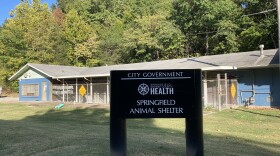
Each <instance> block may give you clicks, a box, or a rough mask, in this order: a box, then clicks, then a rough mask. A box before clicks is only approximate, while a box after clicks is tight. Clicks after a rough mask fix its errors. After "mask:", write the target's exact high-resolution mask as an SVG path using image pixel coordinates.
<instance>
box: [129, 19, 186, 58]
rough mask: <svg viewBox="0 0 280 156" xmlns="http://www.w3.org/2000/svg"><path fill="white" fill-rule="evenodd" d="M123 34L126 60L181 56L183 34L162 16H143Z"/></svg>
mask: <svg viewBox="0 0 280 156" xmlns="http://www.w3.org/2000/svg"><path fill="white" fill-rule="evenodd" d="M135 23H136V24H135V26H134V27H133V28H130V29H128V30H127V31H126V32H125V35H124V43H125V48H126V49H127V50H126V51H127V52H128V53H126V59H127V61H128V62H143V61H155V60H161V59H172V58H180V57H183V49H182V47H183V43H184V36H183V34H182V33H181V31H180V30H179V29H178V28H177V27H176V26H175V25H174V24H173V23H172V22H170V21H168V20H166V19H165V17H164V16H160V15H154V16H143V17H142V18H139V19H137V20H135Z"/></svg>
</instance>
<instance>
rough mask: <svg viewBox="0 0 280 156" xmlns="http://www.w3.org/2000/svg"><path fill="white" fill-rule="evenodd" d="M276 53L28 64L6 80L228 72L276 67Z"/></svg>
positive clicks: (272, 50) (253, 52) (271, 50)
mask: <svg viewBox="0 0 280 156" xmlns="http://www.w3.org/2000/svg"><path fill="white" fill-rule="evenodd" d="M278 65H279V53H278V50H277V49H270V50H264V52H263V55H261V54H260V51H250V52H240V53H230V54H221V55H211V56H201V57H194V58H183V59H172V60H161V61H153V62H143V63H132V64H119V65H112V66H101V67H92V68H88V67H74V66H59V65H46V64H34V63H28V64H26V65H25V66H24V67H22V68H21V69H20V70H19V71H18V72H16V73H15V74H14V75H13V76H11V77H10V78H9V80H15V79H17V78H19V77H20V76H21V75H22V74H24V73H25V72H26V71H27V70H29V69H30V68H32V69H34V70H36V71H38V72H40V73H41V74H43V75H45V76H46V77H49V78H53V79H62V78H81V77H104V76H109V75H110V71H111V70H148V69H149V70H152V69H202V70H204V71H207V70H232V69H245V68H267V67H278Z"/></svg>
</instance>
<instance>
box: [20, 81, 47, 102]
mask: <svg viewBox="0 0 280 156" xmlns="http://www.w3.org/2000/svg"><path fill="white" fill-rule="evenodd" d="M42 82H46V84H47V88H46V92H47V97H46V99H47V101H50V81H49V80H48V79H46V78H38V79H22V80H20V81H19V101H42V87H43V86H42ZM23 84H38V85H39V95H38V96H22V94H21V85H23Z"/></svg>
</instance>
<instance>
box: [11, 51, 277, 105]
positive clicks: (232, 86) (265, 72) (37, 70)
mask: <svg viewBox="0 0 280 156" xmlns="http://www.w3.org/2000/svg"><path fill="white" fill-rule="evenodd" d="M153 69H201V70H202V72H203V102H204V106H217V105H218V104H219V103H221V104H222V105H227V104H241V105H255V106H271V107H280V87H279V86H280V82H279V80H280V79H279V78H280V74H279V73H280V70H279V52H278V50H277V49H270V50H260V51H250V52H240V53H230V54H221V55H211V56H201V57H194V58H182V59H172V60H162V61H153V62H143V63H133V64H120V65H112V66H102V67H92V68H88V67H74V66H60V65H47V64H34V63H28V64H26V65H25V66H24V67H22V68H21V69H19V71H17V72H16V73H15V74H14V75H12V76H11V77H10V78H9V80H18V81H19V101H62V102H77V103H98V104H109V99H110V98H109V97H110V92H109V88H110V85H109V84H110V71H111V70H153Z"/></svg>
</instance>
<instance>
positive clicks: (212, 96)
mask: <svg viewBox="0 0 280 156" xmlns="http://www.w3.org/2000/svg"><path fill="white" fill-rule="evenodd" d="M204 77H205V79H204V80H203V82H202V83H203V105H204V107H213V108H216V109H219V110H221V109H225V108H229V107H232V106H234V105H237V104H238V95H237V86H238V82H237V79H236V78H235V77H233V76H232V75H230V76H229V75H228V74H227V73H222V74H220V73H215V74H212V75H210V76H209V77H208V78H207V79H206V77H207V73H206V72H205V74H204Z"/></svg>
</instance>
